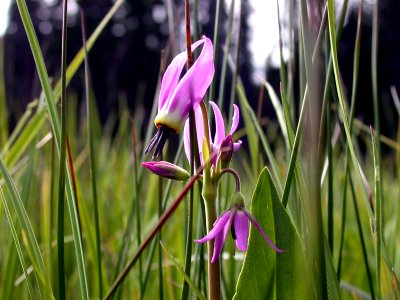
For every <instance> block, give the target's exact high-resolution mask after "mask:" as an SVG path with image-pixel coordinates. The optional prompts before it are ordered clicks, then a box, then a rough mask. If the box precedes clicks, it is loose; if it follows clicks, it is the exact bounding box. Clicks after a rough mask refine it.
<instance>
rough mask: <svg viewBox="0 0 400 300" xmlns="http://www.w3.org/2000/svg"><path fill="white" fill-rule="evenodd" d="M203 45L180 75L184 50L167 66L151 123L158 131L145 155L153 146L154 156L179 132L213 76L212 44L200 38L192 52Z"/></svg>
mask: <svg viewBox="0 0 400 300" xmlns="http://www.w3.org/2000/svg"><path fill="white" fill-rule="evenodd" d="M200 45H204V46H203V49H202V50H201V53H200V55H199V57H198V59H197V60H196V61H195V62H194V64H193V66H192V67H191V68H190V69H189V70H188V71H187V72H186V73H185V74H184V75H183V76H182V78H181V73H182V70H183V68H184V66H185V64H186V62H187V53H186V51H184V52H181V53H179V54H178V55H177V56H176V57H175V58H174V59H173V60H172V62H171V64H170V65H169V66H168V68H167V70H166V71H165V73H164V77H163V79H162V82H161V89H160V95H159V99H158V114H157V116H156V117H155V119H154V124H155V125H156V127H157V128H158V130H157V133H156V135H155V136H154V137H153V139H152V140H151V141H150V143H149V145H148V146H147V148H146V150H145V153H146V154H148V153H149V152H151V151H152V150H153V148H154V147H156V149H155V151H154V154H153V158H154V157H158V156H159V155H160V154H161V151H162V149H163V147H164V144H165V142H166V140H167V138H168V136H169V135H170V134H171V133H178V132H180V131H181V129H182V127H183V125H184V123H185V121H186V119H187V118H188V117H189V111H190V110H191V109H193V107H195V106H196V105H198V104H199V103H200V101H202V99H203V97H204V95H205V93H206V91H207V89H208V87H209V86H210V84H211V81H212V78H213V76H214V60H213V53H214V50H213V45H212V42H211V40H210V39H208V38H206V37H203V38H202V39H201V40H199V41H197V42H195V43H194V44H192V51H194V50H195V49H196V48H197V47H198V46H200Z"/></svg>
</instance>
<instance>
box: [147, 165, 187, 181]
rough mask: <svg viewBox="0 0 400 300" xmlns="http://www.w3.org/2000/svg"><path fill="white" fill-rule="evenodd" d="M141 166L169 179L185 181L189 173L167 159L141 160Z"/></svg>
mask: <svg viewBox="0 0 400 300" xmlns="http://www.w3.org/2000/svg"><path fill="white" fill-rule="evenodd" d="M142 166H143V167H145V168H147V169H149V170H150V171H151V172H153V173H154V174H156V175H158V176H162V177H166V178H169V179H173V180H179V181H186V180H188V179H189V178H190V175H189V173H188V172H187V171H186V170H185V169H182V168H181V167H178V166H176V165H174V164H171V163H169V162H167V161H148V162H143V163H142Z"/></svg>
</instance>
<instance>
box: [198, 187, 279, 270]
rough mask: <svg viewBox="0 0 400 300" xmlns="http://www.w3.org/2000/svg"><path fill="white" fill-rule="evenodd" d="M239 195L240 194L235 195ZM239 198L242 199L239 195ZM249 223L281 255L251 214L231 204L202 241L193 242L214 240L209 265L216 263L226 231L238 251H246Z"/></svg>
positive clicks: (241, 206)
mask: <svg viewBox="0 0 400 300" xmlns="http://www.w3.org/2000/svg"><path fill="white" fill-rule="evenodd" d="M236 194H240V193H236ZM240 197H243V196H242V195H241V194H240ZM249 221H250V222H251V223H252V224H253V226H254V227H256V228H257V230H258V231H259V232H260V233H261V235H262V236H263V238H264V239H265V241H266V242H267V243H268V244H269V245H270V246H271V248H272V249H274V250H275V251H276V252H279V253H282V252H284V251H283V250H281V249H279V248H278V247H277V246H275V244H274V243H273V242H272V241H271V240H270V239H269V237H268V236H267V235H266V234H265V232H264V230H263V229H262V228H261V226H260V225H259V224H258V223H257V221H256V219H255V218H254V217H253V216H252V214H251V213H250V212H249V211H248V210H246V208H245V207H244V204H239V205H238V204H233V205H232V207H231V209H229V210H227V211H225V212H224V213H222V215H221V216H220V217H219V218H218V219H217V221H215V223H214V226H213V228H212V229H211V230H210V232H209V233H208V234H207V235H206V236H205V237H203V238H202V239H199V240H195V242H196V243H205V242H208V241H210V240H213V239H214V252H213V257H212V259H211V263H214V262H216V261H217V259H218V257H219V256H220V254H221V252H222V247H223V245H224V243H225V240H226V235H227V233H228V230H231V233H232V237H233V239H234V240H235V245H236V247H237V248H238V249H239V250H240V251H247V244H248V239H249Z"/></svg>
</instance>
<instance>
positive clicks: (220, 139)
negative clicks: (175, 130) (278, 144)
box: [184, 101, 242, 164]
mask: <svg viewBox="0 0 400 300" xmlns="http://www.w3.org/2000/svg"><path fill="white" fill-rule="evenodd" d="M209 103H210V105H211V107H212V109H213V112H214V117H215V135H214V139H211V137H210V141H211V145H210V147H211V149H210V157H211V158H212V160H211V163H212V164H216V161H217V158H218V154H222V153H223V152H225V153H226V150H227V149H228V148H229V147H230V146H231V147H232V150H233V152H234V151H237V150H238V149H239V148H240V145H241V144H242V141H240V140H239V141H237V142H233V139H232V134H233V133H234V132H235V131H236V129H237V127H238V124H239V108H238V107H237V105H235V104H233V109H234V112H233V117H232V126H231V129H230V131H229V133H228V134H226V132H225V124H224V119H223V118H222V114H221V111H220V109H219V107H218V106H217V104H215V103H214V102H212V101H210V102H209ZM194 113H195V119H196V132H197V142H198V147H199V152H200V160H201V162H202V163H203V161H202V158H203V155H202V145H203V140H204V137H205V130H204V122H203V115H202V111H201V108H200V106H196V107H195V110H194ZM208 132H210V130H208ZM184 146H185V153H186V157H187V158H188V160H189V161H190V159H189V157H190V133H189V122H188V120H187V121H186V124H185V128H184ZM226 154H229V153H226Z"/></svg>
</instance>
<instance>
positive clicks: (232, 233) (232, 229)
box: [231, 221, 236, 241]
mask: <svg viewBox="0 0 400 300" xmlns="http://www.w3.org/2000/svg"><path fill="white" fill-rule="evenodd" d="M233 222H235V221H233ZM231 235H232V238H233V239H234V240H235V241H236V232H235V226H234V225H233V224H232V226H231Z"/></svg>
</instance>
